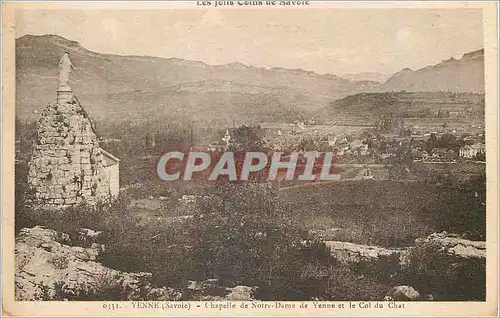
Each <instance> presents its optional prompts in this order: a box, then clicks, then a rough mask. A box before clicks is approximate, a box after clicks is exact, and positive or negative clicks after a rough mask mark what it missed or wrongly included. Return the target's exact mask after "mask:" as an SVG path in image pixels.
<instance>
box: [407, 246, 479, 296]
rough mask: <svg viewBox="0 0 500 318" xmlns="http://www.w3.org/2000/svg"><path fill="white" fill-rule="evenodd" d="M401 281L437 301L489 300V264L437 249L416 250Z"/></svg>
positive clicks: (437, 247) (412, 253) (424, 247)
mask: <svg viewBox="0 0 500 318" xmlns="http://www.w3.org/2000/svg"><path fill="white" fill-rule="evenodd" d="M398 279H399V280H400V281H401V282H402V283H404V284H405V285H410V286H413V287H414V288H416V289H417V290H418V291H419V292H420V293H421V294H430V295H432V296H433V297H434V299H435V300H441V301H451V300H462V301H464V300H474V301H481V300H482V301H484V300H485V299H486V261H485V260H484V259H475V258H470V259H463V258H459V257H456V256H452V255H448V254H447V253H446V251H444V250H442V249H441V247H440V246H437V245H425V246H422V247H415V248H413V249H412V251H411V254H410V257H409V266H408V267H407V268H404V269H403V270H402V272H401V273H400V274H399V277H398Z"/></svg>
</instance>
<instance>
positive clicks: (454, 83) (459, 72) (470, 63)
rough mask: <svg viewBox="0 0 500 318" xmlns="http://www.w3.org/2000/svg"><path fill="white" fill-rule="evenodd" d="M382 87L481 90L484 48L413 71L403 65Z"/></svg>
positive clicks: (411, 89) (395, 88) (392, 88)
mask: <svg viewBox="0 0 500 318" xmlns="http://www.w3.org/2000/svg"><path fill="white" fill-rule="evenodd" d="M382 87H383V89H384V90H386V91H401V90H407V91H453V92H476V93H481V92H484V50H482V49H481V50H477V51H474V52H470V53H466V54H464V55H463V56H462V58H461V59H459V60H457V59H454V58H450V59H449V60H446V61H442V62H441V63H439V64H436V65H432V66H427V67H424V68H421V69H419V70H416V71H412V70H410V69H408V68H405V69H403V70H401V71H400V72H397V73H396V74H394V75H393V76H391V77H390V78H389V79H388V80H387V82H385V83H384V84H383V85H382Z"/></svg>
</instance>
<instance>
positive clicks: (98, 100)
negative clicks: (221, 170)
mask: <svg viewBox="0 0 500 318" xmlns="http://www.w3.org/2000/svg"><path fill="white" fill-rule="evenodd" d="M65 51H68V52H69V53H70V58H71V60H72V62H73V64H74V65H75V67H76V69H75V71H74V72H73V73H72V74H71V80H70V86H71V87H72V88H73V90H74V91H75V92H76V94H77V95H78V97H79V99H80V101H81V102H82V104H83V105H84V107H86V108H87V109H88V111H89V113H90V114H91V116H93V117H98V118H107V119H110V120H121V119H134V120H148V119H154V118H158V117H159V116H184V117H189V118H192V119H193V120H222V121H227V122H232V121H234V120H238V121H242V120H247V121H256V122H257V121H269V120H271V121H276V120H280V119H282V118H284V117H286V118H287V120H291V119H293V117H294V116H301V114H302V113H310V112H314V111H315V110H317V109H320V108H322V107H325V106H327V105H329V104H330V103H331V102H332V101H333V100H336V99H339V98H343V97H346V96H348V95H353V94H357V93H361V92H380V91H388V90H412V89H416V90H422V89H424V90H433V91H434V90H450V91H455V90H456V91H469V90H470V91H473V92H478V91H483V90H484V84H483V83H484V75H483V69H484V66H483V65H484V57H483V53H482V50H481V51H477V52H472V53H468V54H465V55H464V57H463V58H462V59H461V60H454V61H445V62H443V63H440V64H438V65H435V66H430V67H427V68H424V69H421V70H417V71H411V70H407V71H404V72H403V73H402V72H399V73H396V74H394V75H393V76H392V77H391V78H390V79H389V80H387V82H385V83H383V84H381V83H379V82H377V81H373V80H372V79H373V78H374V77H373V76H375V75H373V76H372V77H371V78H370V77H369V76H368V75H366V74H365V76H364V77H363V76H362V74H361V75H360V76H358V77H357V79H360V80H356V78H354V77H352V76H351V77H350V78H342V77H339V76H335V75H331V74H326V75H321V74H317V73H314V72H311V71H304V70H301V69H285V68H280V67H276V68H271V69H266V68H257V67H252V66H247V65H244V64H241V63H232V64H226V65H216V66H212V65H207V64H205V63H203V62H196V61H188V60H183V59H177V58H170V59H165V58H157V57H149V56H120V55H111V54H100V53H96V52H91V51H89V50H87V49H85V48H83V47H82V46H81V45H80V44H79V43H78V42H75V41H70V40H67V39H65V38H63V37H60V36H57V35H43V36H32V35H26V36H23V37H20V38H18V39H17V40H16V80H17V85H16V107H17V108H16V112H17V114H18V116H20V117H21V118H30V119H36V118H38V116H39V112H40V111H41V110H42V109H43V108H44V107H45V105H46V104H47V103H49V102H53V101H54V100H55V96H56V89H57V86H58V82H57V67H58V62H59V59H60V57H61V56H62V54H63V53H64V52H65ZM373 74H375V73H373Z"/></svg>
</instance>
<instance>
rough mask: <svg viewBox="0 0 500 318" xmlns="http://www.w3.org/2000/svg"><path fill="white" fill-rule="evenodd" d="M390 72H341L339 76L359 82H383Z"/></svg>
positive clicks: (389, 75)
mask: <svg viewBox="0 0 500 318" xmlns="http://www.w3.org/2000/svg"><path fill="white" fill-rule="evenodd" d="M391 75H392V74H382V73H376V72H363V73H352V74H342V75H341V77H342V78H345V79H348V80H351V81H353V82H361V81H371V82H377V83H380V84H382V83H385V81H387V80H388V79H389V78H390V77H391Z"/></svg>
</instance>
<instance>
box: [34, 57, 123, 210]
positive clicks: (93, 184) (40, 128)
mask: <svg viewBox="0 0 500 318" xmlns="http://www.w3.org/2000/svg"><path fill="white" fill-rule="evenodd" d="M72 68H73V65H72V64H71V61H70V60H69V54H68V53H65V54H64V56H63V57H62V59H61V62H60V63H59V88H58V90H57V100H56V103H54V104H49V105H48V106H47V107H46V108H45V109H44V110H43V112H42V115H41V118H40V119H39V121H38V124H37V130H36V135H35V137H34V140H33V151H32V157H31V160H30V163H29V174H28V185H29V187H30V189H31V190H32V193H33V198H32V199H33V200H34V202H33V203H34V204H35V206H38V207H41V208H65V207H69V206H73V205H76V204H80V203H85V204H89V205H95V204H97V203H98V202H99V201H108V200H110V199H112V198H113V197H115V196H117V195H118V190H119V186H118V163H119V160H118V159H117V158H116V157H114V156H112V155H111V154H109V153H108V152H106V151H104V150H102V149H101V148H100V147H99V143H98V139H97V136H96V133H95V130H94V126H93V123H92V121H91V119H90V118H89V116H88V114H87V113H86V111H85V110H84V108H83V107H82V105H81V104H80V101H79V100H78V98H77V96H76V95H75V93H74V92H73V90H72V89H71V88H70V87H69V86H68V80H69V73H70V72H71V69H72Z"/></svg>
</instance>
